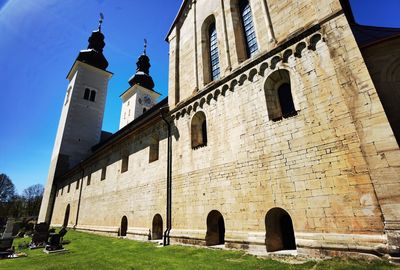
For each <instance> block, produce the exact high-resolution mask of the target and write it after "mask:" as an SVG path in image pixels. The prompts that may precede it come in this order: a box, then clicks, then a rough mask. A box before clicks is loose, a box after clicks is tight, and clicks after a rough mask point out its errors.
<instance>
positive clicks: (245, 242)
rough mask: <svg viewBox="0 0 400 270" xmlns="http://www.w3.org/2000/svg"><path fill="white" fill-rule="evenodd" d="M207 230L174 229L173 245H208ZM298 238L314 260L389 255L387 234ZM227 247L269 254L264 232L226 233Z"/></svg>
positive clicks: (299, 249)
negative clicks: (317, 258)
mask: <svg viewBox="0 0 400 270" xmlns="http://www.w3.org/2000/svg"><path fill="white" fill-rule="evenodd" d="M205 235H206V231H203V230H171V234H170V236H171V243H172V244H190V245H200V246H205V245H206V242H205ZM295 235H296V247H297V252H290V254H304V255H309V256H312V257H325V256H341V257H352V258H367V259H370V258H371V257H375V258H377V257H382V256H384V255H385V254H388V244H387V243H388V240H387V236H386V235H384V234H335V233H301V232H298V233H296V234H295ZM224 246H225V248H229V249H242V250H246V252H248V253H250V254H256V255H269V254H275V253H276V252H267V249H266V245H265V233H263V232H249V233H245V232H233V231H226V233H225V245H224Z"/></svg>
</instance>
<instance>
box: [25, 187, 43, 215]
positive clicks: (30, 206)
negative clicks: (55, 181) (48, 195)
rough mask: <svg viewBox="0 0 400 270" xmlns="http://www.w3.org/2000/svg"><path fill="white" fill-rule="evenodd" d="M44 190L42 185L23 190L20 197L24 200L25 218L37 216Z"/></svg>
mask: <svg viewBox="0 0 400 270" xmlns="http://www.w3.org/2000/svg"><path fill="white" fill-rule="evenodd" d="M43 192H44V188H43V186H42V185H40V184H37V185H33V186H30V187H28V188H26V189H25V190H24V192H23V193H22V197H23V200H24V206H25V207H24V208H25V209H24V210H25V211H24V212H25V213H24V214H25V215H26V216H37V215H39V210H40V203H41V202H42V197H43Z"/></svg>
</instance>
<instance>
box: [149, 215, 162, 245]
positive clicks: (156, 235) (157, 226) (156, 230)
mask: <svg viewBox="0 0 400 270" xmlns="http://www.w3.org/2000/svg"><path fill="white" fill-rule="evenodd" d="M162 236H163V220H162V217H161V215H160V214H156V215H155V216H154V218H153V229H152V234H151V239H153V240H157V239H162Z"/></svg>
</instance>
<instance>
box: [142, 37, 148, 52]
mask: <svg viewBox="0 0 400 270" xmlns="http://www.w3.org/2000/svg"><path fill="white" fill-rule="evenodd" d="M146 50H147V39H144V49H143V54H144V55H146Z"/></svg>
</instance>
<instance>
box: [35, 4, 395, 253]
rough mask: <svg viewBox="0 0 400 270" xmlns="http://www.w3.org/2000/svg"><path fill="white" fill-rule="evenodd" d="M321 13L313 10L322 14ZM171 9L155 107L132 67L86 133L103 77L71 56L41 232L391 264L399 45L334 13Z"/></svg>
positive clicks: (94, 48) (332, 8)
mask: <svg viewBox="0 0 400 270" xmlns="http://www.w3.org/2000/svg"><path fill="white" fill-rule="evenodd" d="M322 2H323V3H322ZM322 2H321V1H315V0H297V1H291V0H197V1H196V0H193V1H192V0H184V1H183V3H182V5H181V8H180V10H179V12H178V14H177V16H176V18H175V20H174V21H173V23H172V26H171V28H170V31H169V32H168V34H167V38H166V39H167V42H168V43H169V46H170V49H169V89H168V98H165V99H163V100H161V101H159V100H157V99H158V98H159V96H160V94H159V93H157V91H156V90H155V83H154V82H153V80H152V78H151V76H150V59H149V57H148V56H147V55H146V52H144V53H143V55H141V56H140V57H139V59H138V62H137V70H136V73H135V74H134V75H133V76H132V77H131V78H130V79H129V88H128V89H121V91H120V93H121V96H120V97H121V99H122V109H121V119H120V129H119V130H118V131H117V132H116V133H114V134H109V133H106V132H103V131H102V130H101V127H102V120H103V114H104V106H105V100H106V96H107V85H108V81H109V80H110V79H111V77H112V75H113V74H112V73H111V72H109V71H108V70H107V66H108V62H107V60H106V58H105V56H104V55H103V53H102V51H103V48H104V46H105V42H104V34H103V33H102V31H101V24H100V26H99V28H98V29H97V30H96V31H94V32H93V33H92V35H91V36H90V38H89V46H88V49H86V50H82V51H80V52H79V55H78V57H77V58H76V60H75V62H74V64H73V66H72V68H71V69H70V71H69V73H68V75H67V79H68V81H69V83H68V86H67V91H66V97H65V102H64V104H63V108H62V113H61V118H60V123H59V127H58V131H57V137H56V140H55V145H54V150H53V154H52V160H51V164H50V169H49V176H48V182H47V185H46V190H45V194H44V198H43V202H42V206H41V211H40V217H39V220H40V221H46V222H48V223H50V224H51V225H52V226H68V227H71V228H76V229H78V230H82V231H90V232H97V233H103V234H108V235H115V236H117V235H119V236H125V237H127V238H132V239H142V240H147V239H149V238H151V239H162V240H163V242H164V244H166V245H168V244H169V243H190V244H198V245H208V246H213V245H225V246H226V247H229V248H240V249H248V250H250V251H257V252H265V253H267V252H274V251H281V250H297V252H299V253H303V254H304V253H307V254H321V253H322V254H341V253H343V252H350V253H352V252H356V253H369V254H375V255H378V256H383V255H389V256H392V257H393V258H396V257H399V256H400V249H399V242H400V150H399V141H400V106H399V104H400V92H399V91H400V29H391V28H379V27H369V26H363V25H359V24H357V23H356V22H355V20H354V17H353V15H352V12H351V8H350V5H349V3H348V1H345V0H324V1H322Z"/></svg>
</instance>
